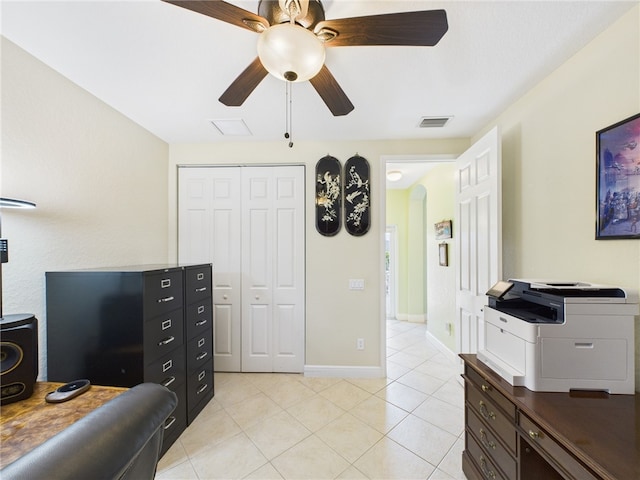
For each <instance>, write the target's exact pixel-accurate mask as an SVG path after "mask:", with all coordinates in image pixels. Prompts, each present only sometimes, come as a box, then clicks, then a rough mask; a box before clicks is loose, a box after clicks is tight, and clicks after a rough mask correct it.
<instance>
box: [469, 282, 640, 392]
mask: <svg viewBox="0 0 640 480" xmlns="http://www.w3.org/2000/svg"><path fill="white" fill-rule="evenodd" d="M487 295H488V298H489V305H488V306H487V307H485V309H484V325H482V326H481V330H482V332H481V335H480V346H479V350H478V355H477V356H478V360H480V361H481V362H483V363H484V364H486V365H487V366H488V367H490V368H491V369H492V370H494V371H495V372H496V373H498V374H499V375H500V376H501V377H502V378H504V379H505V380H506V381H508V382H509V383H510V384H512V385H514V386H524V387H527V388H528V389H529V390H533V391H546V392H568V391H570V390H603V391H606V392H608V393H620V394H633V393H635V368H634V361H635V360H634V356H635V355H634V342H635V339H634V315H637V314H638V304H637V301H633V300H630V299H629V298H627V293H626V292H625V291H624V290H622V289H620V288H617V287H611V286H605V285H595V284H590V283H585V282H561V281H549V280H524V279H513V280H509V281H508V282H498V283H497V284H496V285H494V287H492V289H491V290H489V292H487ZM482 333H484V335H482Z"/></svg>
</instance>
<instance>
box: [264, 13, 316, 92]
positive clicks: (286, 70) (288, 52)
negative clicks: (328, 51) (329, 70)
mask: <svg viewBox="0 0 640 480" xmlns="http://www.w3.org/2000/svg"><path fill="white" fill-rule="evenodd" d="M258 57H259V58H260V62H262V65H263V66H264V68H265V69H266V70H267V71H268V72H269V73H270V74H271V75H273V76H274V77H276V78H279V79H280V80H285V81H289V82H304V81H305V80H309V79H311V78H313V77H315V76H316V75H317V74H318V72H319V71H320V70H321V69H322V66H323V65H324V60H325V50H324V45H323V43H322V42H321V41H320V40H319V39H318V38H317V37H316V36H315V35H314V34H313V32H311V31H309V30H307V29H306V28H304V27H301V26H299V25H295V24H291V23H282V24H280V25H273V26H271V27H269V28H268V29H266V30H265V31H264V32H262V33H261V34H260V38H259V39H258Z"/></svg>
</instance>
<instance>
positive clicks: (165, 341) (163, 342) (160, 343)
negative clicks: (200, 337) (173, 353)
mask: <svg viewBox="0 0 640 480" xmlns="http://www.w3.org/2000/svg"><path fill="white" fill-rule="evenodd" d="M175 339H176V337H174V336H173V335H171V336H169V337H167V338H164V339H162V340H160V341H159V342H158V346H159V347H162V346H163V345H168V344H170V343H171V342H173V341H174V340H175Z"/></svg>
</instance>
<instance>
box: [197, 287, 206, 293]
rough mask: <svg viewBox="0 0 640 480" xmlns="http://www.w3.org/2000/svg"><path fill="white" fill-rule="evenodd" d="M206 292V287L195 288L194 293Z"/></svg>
mask: <svg viewBox="0 0 640 480" xmlns="http://www.w3.org/2000/svg"><path fill="white" fill-rule="evenodd" d="M206 291H207V287H200V288H196V293H202V292H206Z"/></svg>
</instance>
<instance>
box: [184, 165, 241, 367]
mask: <svg viewBox="0 0 640 480" xmlns="http://www.w3.org/2000/svg"><path fill="white" fill-rule="evenodd" d="M240 178H241V168H240V167H211V168H207V167H198V168H181V169H180V170H179V189H178V198H179V214H178V261H179V262H180V263H202V262H207V263H212V264H213V279H212V290H213V291H212V296H213V338H214V343H213V354H214V366H215V369H216V370H217V371H222V372H239V371H240V368H241V360H242V349H241V318H242V317H241V298H242V295H241V294H242V285H241V269H242V264H241V249H240V241H241V228H240V227H241V214H242V212H241V203H240V201H241V195H240V192H241V182H240Z"/></svg>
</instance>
